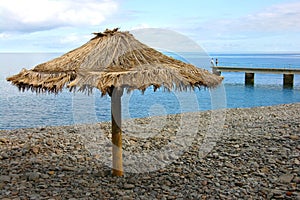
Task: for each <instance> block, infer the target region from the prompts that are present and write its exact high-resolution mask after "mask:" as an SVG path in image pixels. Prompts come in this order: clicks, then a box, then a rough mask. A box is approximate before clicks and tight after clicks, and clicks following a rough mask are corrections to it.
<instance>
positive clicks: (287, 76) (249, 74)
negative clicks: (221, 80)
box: [212, 66, 300, 88]
mask: <svg viewBox="0 0 300 200" xmlns="http://www.w3.org/2000/svg"><path fill="white" fill-rule="evenodd" d="M212 71H213V73H214V74H217V75H221V73H222V72H244V73H245V85H250V86H251V85H254V76H255V73H264V74H283V87H285V88H292V87H293V85H294V74H300V69H285V68H277V69H276V68H251V67H250V68H249V67H231V66H215V67H212Z"/></svg>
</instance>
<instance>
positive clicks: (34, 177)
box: [27, 172, 40, 181]
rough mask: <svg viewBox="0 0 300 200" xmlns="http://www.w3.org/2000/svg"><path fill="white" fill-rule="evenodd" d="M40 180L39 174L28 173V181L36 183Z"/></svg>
mask: <svg viewBox="0 0 300 200" xmlns="http://www.w3.org/2000/svg"><path fill="white" fill-rule="evenodd" d="M39 178H40V174H39V173H38V172H30V173H27V179H28V180H29V181H36V180H38V179H39Z"/></svg>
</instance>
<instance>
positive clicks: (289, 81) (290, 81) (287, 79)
mask: <svg viewBox="0 0 300 200" xmlns="http://www.w3.org/2000/svg"><path fill="white" fill-rule="evenodd" d="M293 85H294V74H283V87H284V88H292V87H293Z"/></svg>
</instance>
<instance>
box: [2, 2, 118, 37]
mask: <svg viewBox="0 0 300 200" xmlns="http://www.w3.org/2000/svg"><path fill="white" fill-rule="evenodd" d="M117 10H118V4H117V3H116V2H115V1H114V0H98V1H97V0H85V1H79V0H60V1H58V0H26V1H24V0H1V1H0V30H2V32H4V31H29V32H30V31H35V30H47V29H52V28H57V27H62V26H82V25H99V24H100V23H102V22H103V21H104V20H105V19H106V18H107V17H109V16H110V15H111V14H113V13H115V12H116V11H117Z"/></svg>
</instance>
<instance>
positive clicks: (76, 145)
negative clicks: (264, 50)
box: [0, 103, 300, 199]
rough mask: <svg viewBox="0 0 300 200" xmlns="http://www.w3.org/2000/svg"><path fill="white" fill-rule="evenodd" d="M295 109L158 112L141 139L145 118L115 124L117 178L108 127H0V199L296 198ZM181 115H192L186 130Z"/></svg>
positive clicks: (298, 145)
mask: <svg viewBox="0 0 300 200" xmlns="http://www.w3.org/2000/svg"><path fill="white" fill-rule="evenodd" d="M299 111H300V104H299V103H298V104H287V105H278V106H271V107H258V108H249V109H227V110H226V112H225V113H224V116H221V117H224V118H225V121H224V124H221V125H220V126H222V128H221V129H217V128H214V127H211V126H210V124H211V123H210V120H211V116H212V112H211V111H205V112H198V113H188V114H184V115H183V114H176V115H168V116H165V119H164V120H165V121H166V123H165V124H164V125H163V126H161V128H160V129H158V128H157V127H148V128H147V129H145V128H144V129H143V130H144V132H143V133H142V135H141V137H137V135H134V134H133V133H132V132H131V131H132V130H133V128H132V127H134V126H133V125H136V124H135V122H134V121H136V123H138V124H143V125H145V124H147V121H149V120H148V119H136V120H127V121H124V124H123V127H124V130H126V131H125V133H124V134H123V135H124V136H123V137H124V146H123V154H124V161H125V162H124V163H125V164H126V166H125V168H124V169H125V175H124V177H113V176H111V173H110V172H111V169H110V159H111V151H110V150H111V147H112V146H111V144H110V123H107V122H103V123H98V124H90V125H88V124H87V125H76V126H63V127H43V128H31V129H16V130H1V131H0V199H122V198H123V199H226V198H227V199H299V198H300V164H299V160H300V159H299V158H300V140H299V137H300V116H299ZM183 116H184V117H187V119H194V118H197V117H199V124H197V125H196V126H197V131H196V132H195V134H194V135H193V134H190V135H189V133H181V135H180V131H179V130H180V128H181V127H180V125H179V123H178V121H180V120H181V119H182V117H183ZM160 119H161V118H160V117H157V121H162V120H160ZM186 121H187V124H185V126H187V127H190V128H189V129H185V130H192V129H191V127H193V126H195V124H189V123H190V122H189V120H186ZM190 121H193V120H190ZM136 127H137V126H136ZM218 130H220V131H219V133H218ZM136 131H137V130H136ZM137 132H138V131H137ZM99 133H100V134H99ZM147 135H149V137H147ZM185 135H187V136H185ZM188 137H191V138H188ZM205 142H206V144H204V143H205ZM201 150H203V151H204V150H207V152H205V153H201V152H199V151H201ZM147 155H148V156H149V155H152V158H153V159H152V160H151V159H150V158H149V159H148V160H147ZM149 160H151V161H152V162H149ZM141 169H146V170H147V169H149V170H148V171H143V172H140V171H139V170H141ZM150 169H151V170H150ZM126 170H127V171H126ZM134 172H140V173H134Z"/></svg>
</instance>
